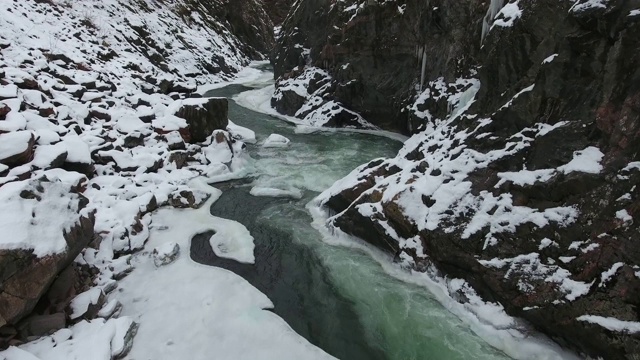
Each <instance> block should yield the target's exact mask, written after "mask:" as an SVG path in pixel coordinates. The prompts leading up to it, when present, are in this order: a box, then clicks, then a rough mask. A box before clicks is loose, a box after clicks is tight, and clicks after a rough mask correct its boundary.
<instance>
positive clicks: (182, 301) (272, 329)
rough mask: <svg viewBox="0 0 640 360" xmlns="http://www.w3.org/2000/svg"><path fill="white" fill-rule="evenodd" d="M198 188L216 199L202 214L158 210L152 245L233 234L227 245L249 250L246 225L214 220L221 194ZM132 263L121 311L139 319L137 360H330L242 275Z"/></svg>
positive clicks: (143, 260)
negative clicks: (210, 233) (212, 234)
mask: <svg viewBox="0 0 640 360" xmlns="http://www.w3.org/2000/svg"><path fill="white" fill-rule="evenodd" d="M198 184H199V185H195V184H192V186H194V187H197V188H199V189H201V190H207V191H212V192H213V196H212V197H211V198H210V199H209V200H208V202H207V203H206V204H205V205H204V206H203V207H202V208H200V209H198V210H172V209H161V210H159V211H158V212H157V213H155V214H154V217H153V223H154V224H155V226H154V229H153V230H152V234H151V239H150V242H149V245H148V246H149V247H157V246H160V245H162V244H163V243H166V242H171V241H175V242H176V243H178V244H179V245H180V247H181V248H183V249H189V246H190V239H191V236H192V235H194V234H197V233H201V232H204V231H207V230H215V231H216V232H217V233H218V234H220V235H221V237H222V236H224V237H227V238H228V240H226V241H227V244H228V245H233V244H234V243H236V244H245V245H243V246H247V245H248V239H249V236H250V235H249V234H248V232H247V231H246V229H242V228H243V226H242V225H240V224H238V223H236V225H234V222H233V221H229V220H223V219H218V218H215V217H213V216H211V215H210V213H209V208H210V206H211V203H212V202H213V201H215V199H217V198H218V196H219V195H220V192H219V191H217V190H215V189H213V188H210V187H208V186H207V185H206V184H204V183H202V182H201V181H200V182H198ZM185 251H187V252H188V250H185ZM246 254H247V252H245V255H246ZM236 255H240V253H238V254H236ZM133 263H134V265H135V267H136V270H135V271H134V272H133V273H131V274H130V275H129V276H128V277H126V278H125V279H123V280H122V281H121V283H120V288H121V289H122V292H121V293H120V294H119V295H118V296H119V297H118V298H119V300H120V301H121V302H122V304H123V312H122V314H123V315H128V316H132V317H134V318H136V319H137V320H138V321H139V322H140V328H139V330H138V334H137V336H136V339H135V342H134V345H133V348H132V350H131V353H130V355H129V357H130V358H132V359H133V358H135V359H138V358H140V359H148V358H150V359H157V360H162V359H182V358H185V359H190V360H208V359H211V356H212V355H211V354H215V357H216V359H229V360H241V359H265V360H269V359H310V360H312V359H330V358H331V357H330V356H329V355H327V354H326V353H324V352H323V351H322V350H320V349H318V348H316V347H315V346H313V345H311V344H310V343H309V342H307V341H306V340H305V339H304V338H302V337H300V336H299V335H297V334H296V333H295V332H294V331H293V330H292V329H291V328H290V327H289V326H288V325H287V324H286V323H285V322H284V321H283V320H282V319H281V318H279V317H278V316H276V315H275V314H274V313H272V312H271V311H268V310H267V309H270V308H272V307H273V304H272V303H271V301H270V300H269V299H268V298H267V297H266V296H265V295H264V294H262V293H260V292H259V291H258V290H257V289H255V288H254V287H252V286H251V285H250V284H249V283H248V282H247V281H245V280H244V279H242V278H241V277H240V276H237V275H235V274H233V273H231V272H229V271H227V270H224V269H220V268H216V267H210V266H204V265H200V264H197V263H195V262H194V261H193V260H191V258H190V257H189V256H181V257H179V258H178V259H177V260H176V261H175V262H174V263H173V264H172V265H171V266H163V267H160V268H156V266H155V265H154V264H153V261H152V260H151V259H150V258H149V257H146V256H136V257H135V258H134V259H133ZM248 344H249V345H250V346H249V345H248Z"/></svg>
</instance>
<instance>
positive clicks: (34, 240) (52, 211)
mask: <svg viewBox="0 0 640 360" xmlns="http://www.w3.org/2000/svg"><path fill="white" fill-rule="evenodd" d="M0 200H1V204H0V225H1V227H2V229H3V231H5V232H4V235H3V236H2V238H0V326H2V325H4V324H7V323H8V324H16V323H17V322H18V321H19V320H20V319H22V318H23V317H24V316H25V315H28V314H29V313H30V312H31V311H32V310H33V308H34V307H35V305H36V304H37V303H38V301H39V300H40V298H41V297H42V296H43V295H44V294H45V293H46V291H47V290H48V289H49V287H50V285H51V284H52V283H53V281H54V279H55V278H56V276H57V275H58V273H59V272H60V271H62V270H63V269H65V268H66V267H67V266H69V264H70V263H71V262H72V261H73V260H74V259H75V258H76V257H77V255H78V254H79V253H80V251H81V250H82V249H83V248H84V247H85V246H86V245H87V244H88V243H89V242H90V241H91V239H92V238H93V227H94V223H95V216H94V213H93V212H89V213H83V214H82V215H81V214H80V212H81V210H83V209H84V208H85V206H86V205H87V203H88V201H87V199H86V198H84V196H82V195H81V194H80V193H78V187H77V186H76V184H68V183H62V182H60V181H48V180H47V179H46V178H41V179H33V180H25V181H21V182H15V183H10V184H6V185H4V186H3V187H0ZM32 216H33V217H34V219H36V220H33V221H29V220H28V219H30V218H31V217H32ZM25 217H26V219H25ZM38 219H40V220H38ZM46 219H48V220H46ZM65 224H67V225H68V227H66V225H65ZM65 227H66V229H65Z"/></svg>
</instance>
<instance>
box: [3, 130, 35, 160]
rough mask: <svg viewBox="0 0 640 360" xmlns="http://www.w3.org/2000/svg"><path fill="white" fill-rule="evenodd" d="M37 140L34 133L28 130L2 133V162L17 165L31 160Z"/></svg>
mask: <svg viewBox="0 0 640 360" xmlns="http://www.w3.org/2000/svg"><path fill="white" fill-rule="evenodd" d="M35 142H36V139H35V136H33V133H32V132H30V131H26V130H25V131H16V132H11V133H7V134H0V163H2V164H5V165H7V166H9V167H16V166H19V165H24V164H26V163H28V162H30V161H31V160H32V159H33V155H34V145H35Z"/></svg>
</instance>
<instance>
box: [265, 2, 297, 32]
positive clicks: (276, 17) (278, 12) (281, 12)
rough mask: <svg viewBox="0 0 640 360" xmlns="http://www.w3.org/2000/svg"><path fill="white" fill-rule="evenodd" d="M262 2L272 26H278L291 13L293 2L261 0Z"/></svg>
mask: <svg viewBox="0 0 640 360" xmlns="http://www.w3.org/2000/svg"><path fill="white" fill-rule="evenodd" d="M262 2H263V3H264V9H265V11H266V12H267V14H268V15H269V18H271V21H272V22H273V25H275V26H279V25H282V22H283V21H284V19H285V18H286V17H287V15H288V14H289V11H291V9H292V7H293V4H294V2H295V0H262Z"/></svg>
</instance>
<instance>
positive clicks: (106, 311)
mask: <svg viewBox="0 0 640 360" xmlns="http://www.w3.org/2000/svg"><path fill="white" fill-rule="evenodd" d="M120 311H122V304H121V303H120V302H119V301H118V300H115V299H114V300H111V301H109V302H108V303H106V304H105V305H104V306H103V307H102V309H100V311H99V312H98V316H99V317H101V318H104V319H110V318H112V317H117V316H118V314H119V313H120Z"/></svg>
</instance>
